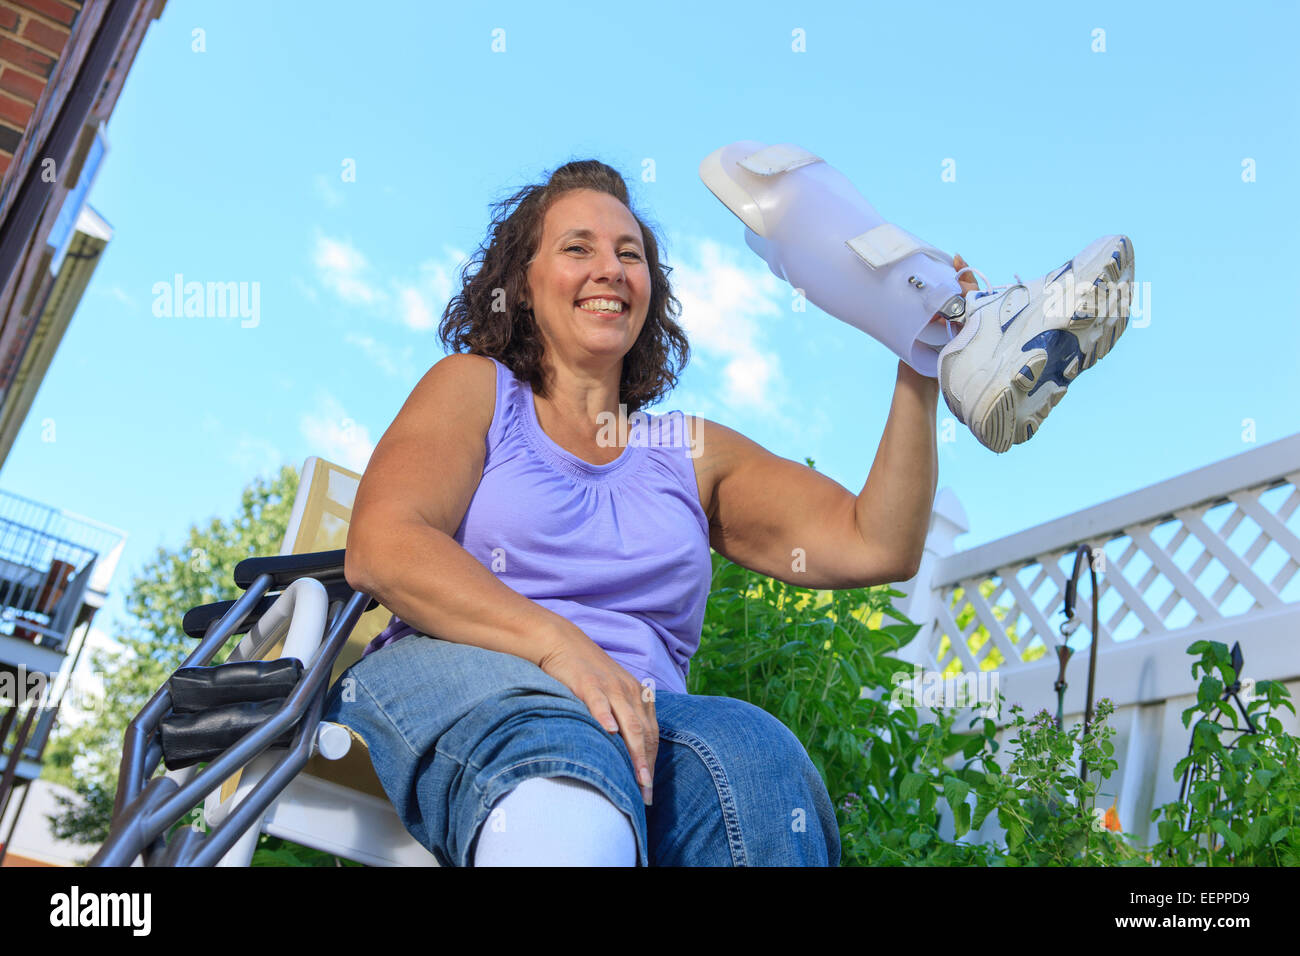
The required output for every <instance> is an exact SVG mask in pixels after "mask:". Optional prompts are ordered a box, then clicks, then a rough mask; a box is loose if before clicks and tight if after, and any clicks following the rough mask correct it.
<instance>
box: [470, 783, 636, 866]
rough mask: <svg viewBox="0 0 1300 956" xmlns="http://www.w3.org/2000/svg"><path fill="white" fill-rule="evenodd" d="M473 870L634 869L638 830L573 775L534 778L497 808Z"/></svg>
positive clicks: (481, 833)
mask: <svg viewBox="0 0 1300 956" xmlns="http://www.w3.org/2000/svg"><path fill="white" fill-rule="evenodd" d="M472 857H473V861H474V866H636V864H637V845H636V830H635V828H634V827H633V825H632V822H631V820H629V819H628V816H627V814H626V813H624V812H623V811H622V810H620V809H619V808H618V807H617V806H615V805H614V803H613V802H612V801H611V800H610V799H609V798H608V797H606V796H605V795H604V794H603V793H601V791H600V790H599V789H598V788H596V787H594V786H592V785H591V784H589V783H586V782H585V781H582V780H579V779H577V778H574V777H559V776H557V777H530V778H528V779H526V780H524V781H522V782H521V783H520V784H518V785H517V786H516V787H514V788H513V789H512V790H510V791H509V792H508V793H506V794H505V795H503V796H502V797H500V798H499V799H497V800H496V802H495V803H494V804H493V806H492V808H491V811H490V812H489V814H488V816H487V818H486V819H485V820H484V821H483V825H482V827H481V828H480V830H479V833H478V836H477V839H476V841H475V845H474V848H473V851H472Z"/></svg>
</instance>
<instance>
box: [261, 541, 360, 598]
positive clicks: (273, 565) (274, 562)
mask: <svg viewBox="0 0 1300 956" xmlns="http://www.w3.org/2000/svg"><path fill="white" fill-rule="evenodd" d="M343 550H344V549H343V548H339V549H338V550H337V551H314V552H312V553H311V554H275V555H268V556H266V557H259V558H245V559H244V560H243V561H240V562H239V563H238V564H237V565H235V584H237V585H239V586H240V587H241V588H244V589H245V590H247V589H248V586H249V585H250V584H252V583H253V582H254V581H255V580H256V579H257V576H258V575H259V574H269V575H271V588H272V590H275V589H279V588H284V587H288V586H289V585H290V584H292V583H293V582H294V581H296V580H298V579H299V578H315V579H316V580H318V581H320V582H321V584H328V583H329V582H330V581H343V580H345V578H344V576H343Z"/></svg>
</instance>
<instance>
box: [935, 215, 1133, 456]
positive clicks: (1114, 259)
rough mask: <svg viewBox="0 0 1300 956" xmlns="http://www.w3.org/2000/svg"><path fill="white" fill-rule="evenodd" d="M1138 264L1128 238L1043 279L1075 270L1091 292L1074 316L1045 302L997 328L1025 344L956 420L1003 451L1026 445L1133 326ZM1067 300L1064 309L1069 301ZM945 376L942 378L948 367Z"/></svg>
mask: <svg viewBox="0 0 1300 956" xmlns="http://www.w3.org/2000/svg"><path fill="white" fill-rule="evenodd" d="M1133 264H1134V255H1133V243H1132V242H1130V241H1129V239H1128V237H1126V236H1108V237H1106V238H1105V239H1103V240H1098V242H1096V243H1094V244H1093V245H1092V246H1090V247H1088V248H1087V249H1085V250H1084V251H1083V252H1082V253H1080V254H1079V255H1078V256H1076V257H1074V258H1073V259H1071V260H1070V262H1069V263H1067V264H1066V265H1065V266H1062V267H1061V268H1060V269H1058V270H1056V271H1055V272H1054V273H1049V274H1048V276H1047V277H1045V279H1046V281H1045V283H1044V285H1045V286H1046V285H1050V284H1051V283H1052V282H1055V281H1056V280H1057V279H1059V278H1060V277H1061V276H1062V275H1064V274H1065V273H1066V272H1067V271H1068V270H1073V272H1074V275H1075V288H1076V289H1088V290H1092V291H1091V292H1090V293H1086V294H1085V293H1083V292H1077V293H1076V300H1077V301H1076V302H1075V303H1073V305H1074V306H1075V307H1074V309H1073V310H1072V311H1071V314H1070V316H1069V317H1068V318H1066V317H1065V316H1064V314H1062V315H1058V316H1052V315H1049V314H1048V311H1047V309H1046V308H1045V305H1046V302H1045V301H1043V300H1042V299H1040V303H1039V307H1038V308H1036V309H1034V310H1032V314H1030V313H1029V312H1028V311H1027V312H1026V314H1025V315H1024V316H1023V317H1020V316H1017V318H1016V319H1015V320H1014V322H1013V324H1012V325H1011V326H1008V328H1007V331H1006V332H1005V333H1003V332H1002V331H1001V330H995V331H994V334H997V335H1003V334H1007V335H1014V336H1015V338H1016V340H1017V341H1020V342H1021V343H1022V345H1021V348H1020V349H1019V350H1015V351H1013V350H1011V349H1007V350H1005V353H1004V354H1003V356H1002V358H1001V361H1000V363H999V367H998V368H997V369H995V370H994V373H993V374H992V375H991V376H990V377H989V378H990V384H989V386H988V387H987V388H985V389H984V391H983V392H981V393H980V394H979V396H978V397H977V398H976V399H975V400H974V401H973V402H971V403H970V410H969V412H968V413H966V414H964V415H962V414H959V415H958V417H959V418H963V420H964V421H965V423H966V424H968V425H969V426H970V429H971V431H972V432H973V433H974V434H975V437H976V439H977V440H978V441H979V442H980V443H981V444H983V445H985V446H986V447H988V448H990V449H992V450H993V451H995V452H997V453H999V454H1001V453H1002V452H1005V451H1007V450H1009V449H1010V448H1011V446H1012V445H1018V444H1020V443H1021V442H1025V441H1028V440H1029V439H1030V438H1032V437H1033V435H1034V433H1035V432H1036V431H1038V429H1039V428H1040V427H1041V426H1042V423H1043V420H1044V419H1046V418H1047V416H1048V414H1049V413H1050V412H1051V410H1052V409H1053V408H1055V407H1056V405H1057V403H1058V402H1060V400H1061V399H1062V398H1063V397H1064V395H1065V391H1066V389H1067V388H1068V387H1069V385H1070V383H1072V382H1073V381H1074V380H1075V379H1076V378H1077V377H1078V376H1079V374H1080V373H1081V372H1083V371H1084V370H1085V369H1089V368H1092V366H1094V365H1096V364H1097V363H1098V362H1099V361H1101V360H1102V359H1103V358H1104V357H1105V356H1106V355H1107V354H1108V353H1109V352H1110V351H1111V350H1112V349H1113V348H1114V347H1115V343H1116V342H1117V341H1118V340H1119V337H1120V336H1121V335H1123V334H1124V330H1125V329H1126V328H1127V327H1128V311H1129V305H1130V301H1131V290H1132V283H1133ZM1061 303H1062V304H1063V305H1064V304H1066V303H1065V300H1064V298H1062V299H1061ZM980 318H981V316H980V315H979V314H977V315H976V317H975V320H974V321H972V322H971V323H969V327H966V328H963V329H962V330H961V333H959V334H958V335H957V337H956V338H954V340H953V348H952V350H951V351H950V352H949V353H948V354H945V355H944V356H943V362H944V363H945V364H946V363H948V362H951V361H952V360H953V359H954V358H955V357H956V356H958V355H960V354H961V352H962V351H963V350H964V349H965V348H966V347H967V346H968V345H969V344H970V342H971V341H973V340H974V338H975V337H976V336H977V335H978V334H979V332H980V326H979V320H980ZM963 339H964V341H962V340H963ZM940 378H941V379H943V378H944V373H943V369H940ZM1008 383H1009V384H1008ZM946 397H947V398H948V399H949V404H950V405H953V404H955V403H954V400H953V399H952V396H946ZM960 411H961V412H963V413H965V412H966V410H965V409H960Z"/></svg>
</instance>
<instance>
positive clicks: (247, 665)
mask: <svg viewBox="0 0 1300 956" xmlns="http://www.w3.org/2000/svg"><path fill="white" fill-rule="evenodd" d="M301 679H302V661H300V660H298V658H296V657H282V658H280V659H279V660H274V661H236V662H235V663H233V664H218V665H216V666H215V667H180V668H177V670H176V673H174V674H172V676H171V678H170V679H169V680H168V681H167V687H168V690H169V691H170V692H171V699H172V711H173V712H175V713H177V714H194V713H200V712H202V711H206V710H212V709H214V708H217V707H224V706H226V705H228V704H237V703H244V702H250V701H251V702H255V701H264V700H271V701H281V700H283V699H284V698H286V697H288V696H289V694H291V693H292V692H293V689H294V688H295V687H296V686H297V685H298V681H299V680H301Z"/></svg>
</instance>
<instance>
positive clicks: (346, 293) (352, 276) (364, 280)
mask: <svg viewBox="0 0 1300 956" xmlns="http://www.w3.org/2000/svg"><path fill="white" fill-rule="evenodd" d="M313 262H314V263H315V265H316V274H317V277H318V278H319V279H320V281H321V284H322V285H324V286H325V288H327V289H329V290H330V291H331V292H333V293H334V294H335V295H337V296H338V297H339V298H340V299H342V300H343V301H344V302H347V303H350V304H353V305H374V304H375V303H377V302H381V301H382V300H383V299H384V298H385V295H384V292H383V291H382V290H381V289H378V288H376V287H375V285H374V284H373V283H372V282H371V280H370V279H369V278H368V273H369V272H370V263H369V262H367V261H366V257H365V256H363V255H362V254H361V252H360V251H358V250H357V248H356V247H355V246H353V245H352V244H351V243H350V242H348V241H347V240H345V239H331V238H330V237H329V236H323V235H317V237H316V249H315V252H314V253H313Z"/></svg>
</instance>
